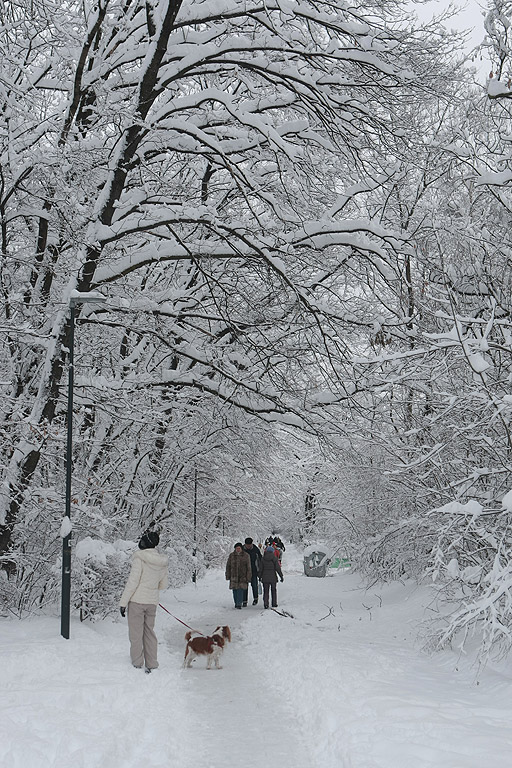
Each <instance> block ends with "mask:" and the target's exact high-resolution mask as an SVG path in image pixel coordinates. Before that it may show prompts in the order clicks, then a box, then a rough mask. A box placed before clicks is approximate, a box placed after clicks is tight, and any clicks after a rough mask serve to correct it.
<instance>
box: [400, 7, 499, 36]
mask: <svg viewBox="0 0 512 768" xmlns="http://www.w3.org/2000/svg"><path fill="white" fill-rule="evenodd" d="M413 3H414V0H413ZM447 4H448V0H431V1H430V2H428V3H426V4H424V5H416V4H415V3H414V8H415V10H416V13H417V14H418V16H419V17H420V18H430V17H431V16H433V15H434V14H436V15H438V14H440V13H441V12H442V11H443V10H444V9H445V8H446V6H447ZM457 5H458V6H460V8H461V10H460V12H459V14H458V16H457V17H456V18H453V20H452V21H451V22H449V23H448V24H447V25H446V26H447V27H448V29H450V28H452V27H453V28H454V29H461V30H463V29H464V30H465V29H467V30H471V29H473V31H472V32H471V36H470V38H469V40H468V45H469V47H470V48H473V47H474V46H475V45H478V44H479V43H480V42H481V41H482V39H483V36H484V24H483V19H484V17H483V12H482V6H483V7H484V8H485V7H486V6H487V0H480V1H479V0H466V2H463V0H458V1H457ZM463 6H465V8H464V9H463Z"/></svg>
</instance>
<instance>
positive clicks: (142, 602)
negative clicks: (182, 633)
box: [119, 531, 169, 672]
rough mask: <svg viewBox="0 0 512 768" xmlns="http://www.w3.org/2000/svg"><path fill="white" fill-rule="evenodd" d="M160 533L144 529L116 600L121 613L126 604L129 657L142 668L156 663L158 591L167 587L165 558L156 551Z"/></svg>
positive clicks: (155, 666) (136, 665) (154, 666)
mask: <svg viewBox="0 0 512 768" xmlns="http://www.w3.org/2000/svg"><path fill="white" fill-rule="evenodd" d="M159 542H160V537H159V535H158V533H156V531H147V532H146V533H144V534H143V536H142V538H141V540H140V541H139V549H138V550H137V551H136V552H135V553H134V555H133V561H132V569H131V571H130V575H129V577H128V581H127V582H126V586H125V588H124V592H123V594H122V596H121V600H120V601H119V606H120V611H121V616H123V617H124V616H125V615H126V609H127V608H128V636H129V638H130V658H131V660H132V664H133V666H134V667H137V668H139V669H141V668H142V667H143V666H145V667H146V672H151V670H152V669H156V668H157V667H158V661H157V649H158V641H157V638H156V635H155V632H154V626H155V617H156V608H157V605H158V599H159V598H158V591H159V590H160V589H167V586H168V583H169V582H168V566H169V561H168V558H167V556H166V555H163V554H161V553H160V552H157V550H156V547H157V546H158V544H159Z"/></svg>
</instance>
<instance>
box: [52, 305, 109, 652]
mask: <svg viewBox="0 0 512 768" xmlns="http://www.w3.org/2000/svg"><path fill="white" fill-rule="evenodd" d="M106 301H107V297H106V296H102V295H101V293H94V292H90V293H79V292H78V291H72V293H71V296H70V299H69V311H70V322H69V354H68V418H67V441H66V511H65V512H64V521H63V525H64V522H67V526H66V527H63V534H65V535H63V537H62V592H61V610H60V633H61V635H62V637H64V638H66V640H69V615H70V611H71V524H70V521H71V467H72V463H73V383H74V365H73V363H74V355H75V307H76V306H77V304H104V303H105V302H106ZM66 518H67V520H66ZM66 531H67V533H66Z"/></svg>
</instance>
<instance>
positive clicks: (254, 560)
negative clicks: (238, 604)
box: [242, 537, 261, 606]
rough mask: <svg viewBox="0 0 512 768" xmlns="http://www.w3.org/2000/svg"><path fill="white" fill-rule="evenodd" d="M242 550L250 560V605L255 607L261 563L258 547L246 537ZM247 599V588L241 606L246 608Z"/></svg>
mask: <svg viewBox="0 0 512 768" xmlns="http://www.w3.org/2000/svg"><path fill="white" fill-rule="evenodd" d="M244 550H245V552H247V554H248V555H249V557H250V558H251V570H252V578H251V587H252V598H253V600H252V604H253V605H257V604H258V572H259V570H260V563H261V551H260V549H259V547H257V546H256V544H255V543H254V541H253V539H251V538H250V537H248V538H247V539H246V540H245V544H244ZM248 599H249V588H247V589H246V590H245V591H244V600H243V603H242V605H244V606H246V605H247V601H248Z"/></svg>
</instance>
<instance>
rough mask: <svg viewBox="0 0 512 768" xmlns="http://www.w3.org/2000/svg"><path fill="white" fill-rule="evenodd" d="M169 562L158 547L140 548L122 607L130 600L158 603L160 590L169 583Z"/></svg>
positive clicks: (127, 583) (151, 603) (121, 603)
mask: <svg viewBox="0 0 512 768" xmlns="http://www.w3.org/2000/svg"><path fill="white" fill-rule="evenodd" d="M168 563H169V560H168V558H167V556H166V555H162V554H161V553H160V552H157V551H156V549H138V550H137V551H136V552H135V554H134V555H133V563H132V569H131V571H130V575H129V576H128V581H127V582H126V587H125V588H124V592H123V594H122V596H121V600H120V602H119V605H120V606H121V608H126V606H127V605H128V603H129V602H132V603H144V604H150V605H158V590H159V589H167V587H168V585H169V578H168V573H167V569H168Z"/></svg>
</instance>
